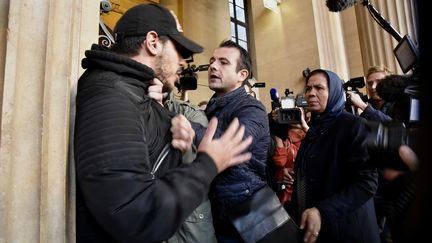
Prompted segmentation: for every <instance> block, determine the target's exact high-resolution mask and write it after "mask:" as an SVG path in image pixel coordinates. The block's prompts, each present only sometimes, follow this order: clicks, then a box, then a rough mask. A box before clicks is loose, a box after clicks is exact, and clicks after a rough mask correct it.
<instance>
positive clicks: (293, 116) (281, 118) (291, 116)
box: [270, 88, 308, 124]
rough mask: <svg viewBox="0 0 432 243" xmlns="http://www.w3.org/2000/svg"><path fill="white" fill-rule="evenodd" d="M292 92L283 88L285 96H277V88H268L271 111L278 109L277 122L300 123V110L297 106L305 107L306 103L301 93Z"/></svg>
mask: <svg viewBox="0 0 432 243" xmlns="http://www.w3.org/2000/svg"><path fill="white" fill-rule="evenodd" d="M292 94H293V92H292V91H290V90H289V89H285V97H282V98H279V94H278V92H277V89H275V88H271V89H270V97H271V100H272V102H271V105H272V111H274V110H276V109H278V120H277V123H279V124H298V123H301V111H300V109H299V107H307V106H308V104H307V102H306V100H305V99H304V96H303V95H297V97H296V98H294V96H293V95H292Z"/></svg>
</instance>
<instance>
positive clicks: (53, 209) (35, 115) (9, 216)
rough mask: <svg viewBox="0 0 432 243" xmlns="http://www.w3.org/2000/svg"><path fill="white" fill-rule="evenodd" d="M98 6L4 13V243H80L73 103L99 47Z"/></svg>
mask: <svg viewBox="0 0 432 243" xmlns="http://www.w3.org/2000/svg"><path fill="white" fill-rule="evenodd" d="M98 4H99V1H84V0H38V1H36V0H10V1H6V5H8V8H0V12H1V13H0V27H1V29H0V30H1V31H0V39H1V43H5V44H2V46H4V48H5V49H4V51H2V50H1V49H0V55H1V56H0V60H1V61H0V66H1V69H0V75H1V76H0V80H1V81H0V84H3V93H2V94H1V96H0V98H1V101H2V111H1V134H0V135H1V148H0V242H2V243H3V242H8V243H9V242H12V243H13V242H17V243H18V242H53V243H54V242H55V243H57V242H74V241H75V240H74V239H75V238H74V217H73V215H74V213H73V210H74V200H73V199H74V197H75V194H74V191H73V188H71V186H70V185H73V184H74V183H73V174H72V176H71V177H70V176H69V173H73V171H70V168H73V167H71V165H70V164H69V158H68V156H69V155H68V153H69V149H68V146H69V139H70V137H69V134H70V131H69V126H70V125H71V122H70V121H73V115H72V117H71V114H73V113H74V112H73V109H71V107H72V108H73V104H71V101H73V100H74V94H75V91H74V90H75V85H76V81H77V78H78V76H79V73H80V72H81V70H80V68H79V64H80V59H81V57H82V53H83V49H86V48H88V47H89V46H90V43H92V42H96V41H97V31H98V15H99V12H98V9H99V5H98ZM4 16H8V18H7V19H6V18H4ZM88 26H93V27H88ZM4 30H5V31H4ZM72 124H73V123H72ZM69 178H71V179H72V180H69Z"/></svg>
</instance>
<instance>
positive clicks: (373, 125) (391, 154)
mask: <svg viewBox="0 0 432 243" xmlns="http://www.w3.org/2000/svg"><path fill="white" fill-rule="evenodd" d="M377 92H378V95H379V96H380V97H381V98H383V99H384V100H386V101H388V102H392V103H393V105H392V106H393V110H392V112H391V117H392V118H393V120H391V121H386V122H381V123H379V122H373V121H368V122H367V124H368V127H369V130H370V132H369V137H368V148H369V152H370V153H371V156H372V158H375V159H376V160H377V162H378V166H379V167H381V168H385V167H389V168H394V169H399V170H408V167H407V166H406V165H405V164H404V163H403V162H402V160H401V158H400V156H399V151H398V150H399V147H400V146H401V145H408V146H409V147H411V148H412V149H414V150H415V149H416V147H417V144H416V140H415V138H416V137H417V135H418V130H419V121H420V115H419V99H418V98H419V97H418V96H419V95H418V92H419V90H418V85H417V81H416V80H415V76H405V75H389V76H387V77H386V78H384V79H383V80H382V81H381V82H380V83H379V84H378V86H377Z"/></svg>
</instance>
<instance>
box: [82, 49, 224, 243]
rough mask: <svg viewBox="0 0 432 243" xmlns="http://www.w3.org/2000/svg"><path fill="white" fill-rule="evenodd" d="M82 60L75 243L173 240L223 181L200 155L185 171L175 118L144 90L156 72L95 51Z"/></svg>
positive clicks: (186, 166) (124, 59)
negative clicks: (218, 181)
mask: <svg viewBox="0 0 432 243" xmlns="http://www.w3.org/2000/svg"><path fill="white" fill-rule="evenodd" d="M86 56H87V58H86V59H84V61H83V66H84V68H87V70H86V71H85V73H84V74H83V75H82V76H81V78H80V80H79V82H78V93H77V98H76V122H75V141H74V146H75V148H74V149H75V164H76V175H77V202H76V211H77V212H76V214H77V242H92V243H94V242H104V243H106V242H128V243H129V242H140V243H142V242H160V241H162V240H166V239H168V238H169V237H170V236H171V235H173V234H174V232H175V231H176V230H177V228H178V227H179V225H180V224H181V223H182V222H183V221H184V219H185V218H186V217H187V216H188V215H189V214H190V213H191V212H192V211H193V210H194V209H195V208H196V207H197V206H198V205H199V204H200V203H201V201H202V200H203V199H204V197H205V196H206V194H207V192H208V190H209V186H210V182H211V180H212V179H213V178H214V177H215V176H216V174H217V168H216V166H215V164H214V161H213V160H212V159H211V158H210V157H209V156H208V155H207V154H205V153H199V154H198V155H197V158H196V160H195V163H192V164H181V153H180V152H179V151H178V150H175V149H171V150H170V153H169V154H168V156H167V158H166V159H165V160H164V162H163V163H162V165H161V166H160V167H159V169H158V170H157V172H156V174H155V177H153V175H152V174H151V171H152V169H153V168H154V164H155V162H156V160H157V157H158V155H159V154H160V152H161V150H162V148H163V147H164V146H165V145H166V144H169V143H170V142H171V140H172V135H171V132H170V130H169V129H170V126H171V118H172V116H173V115H172V113H170V112H168V110H166V109H165V108H163V107H162V106H161V105H159V104H158V103H156V102H155V101H153V100H151V99H150V98H149V97H148V96H147V95H146V89H147V87H148V86H149V84H150V81H151V80H152V79H153V77H154V73H153V71H152V70H151V69H150V68H148V67H147V66H144V65H142V64H140V63H138V62H135V61H133V60H132V59H129V58H126V57H122V56H120V55H117V54H115V53H112V52H110V51H108V50H102V49H100V48H98V47H97V46H94V47H93V48H92V50H91V51H87V52H86Z"/></svg>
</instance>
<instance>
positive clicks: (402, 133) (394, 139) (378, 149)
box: [368, 121, 410, 169]
mask: <svg viewBox="0 0 432 243" xmlns="http://www.w3.org/2000/svg"><path fill="white" fill-rule="evenodd" d="M368 127H369V130H370V133H369V137H368V149H369V153H370V155H371V157H372V159H373V160H375V161H376V162H377V163H378V167H382V168H383V167H390V168H398V169H406V166H405V165H404V164H403V162H402V161H401V159H400V157H399V147H400V146H401V145H410V136H409V131H410V130H409V129H407V128H406V127H405V125H404V123H402V122H398V121H390V122H382V123H379V122H372V121H368Z"/></svg>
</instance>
